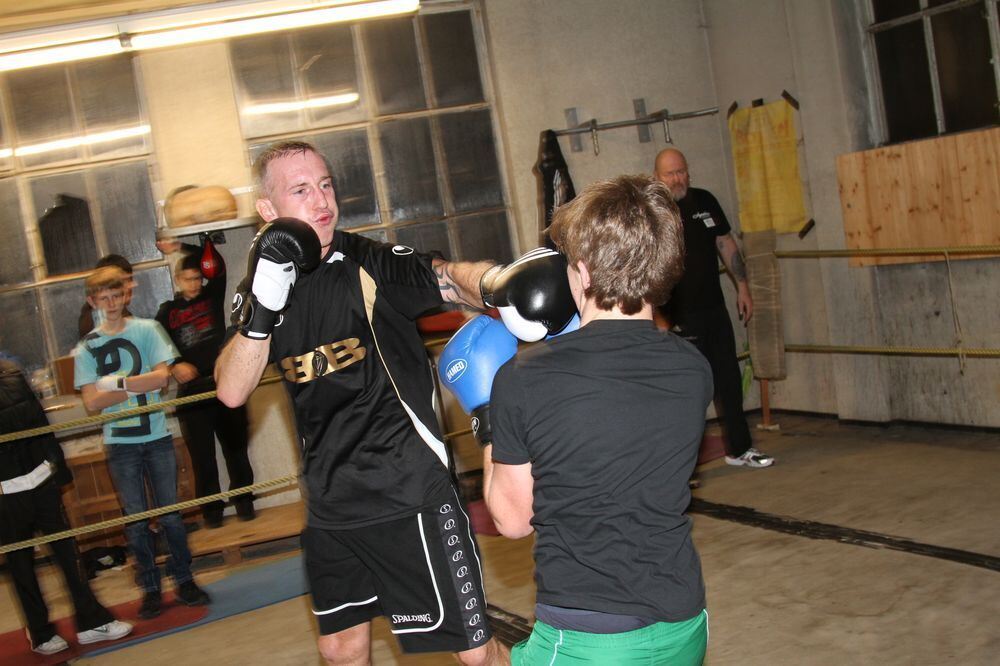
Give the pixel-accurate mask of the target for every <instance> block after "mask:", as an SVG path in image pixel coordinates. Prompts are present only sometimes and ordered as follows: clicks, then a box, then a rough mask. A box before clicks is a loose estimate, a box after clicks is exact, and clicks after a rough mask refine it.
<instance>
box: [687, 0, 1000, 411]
mask: <svg viewBox="0 0 1000 666" xmlns="http://www.w3.org/2000/svg"><path fill="white" fill-rule="evenodd" d="M704 10H705V15H706V19H707V24H708V38H709V44H710V50H711V54H712V60H713V66H714V70H715V80H714V81H715V88H716V91H717V94H718V97H719V98H720V100H721V101H722V103H723V104H724V105H728V103H729V101H730V100H732V99H735V100H737V101H739V102H740V103H741V104H744V105H745V104H747V103H749V101H750V100H751V99H754V98H758V97H764V98H765V99H766V100H767V101H772V100H774V99H776V97H777V95H779V94H780V92H781V90H782V89H787V90H788V91H789V92H791V93H792V94H793V95H794V96H795V97H796V98H797V99H798V100H799V102H800V104H801V112H800V114H799V120H800V121H801V125H800V128H801V132H802V137H803V139H804V141H803V145H802V150H801V152H800V154H801V155H802V156H803V158H804V163H803V165H802V174H803V180H804V182H805V186H806V189H807V193H808V194H810V195H811V211H810V212H811V215H812V216H813V217H814V218H815V219H816V228H815V229H814V231H813V232H812V233H811V234H810V235H809V236H807V237H806V239H805V240H802V241H800V240H799V239H798V238H797V237H796V236H794V235H788V236H784V237H782V238H781V240H780V242H779V249H810V248H813V247H818V248H822V249H835V248H842V247H845V238H844V225H843V219H842V216H841V209H840V199H839V190H838V183H837V173H836V158H837V156H838V155H841V154H844V153H849V152H854V151H857V150H863V149H866V148H869V147H871V145H872V139H871V137H870V135H869V127H870V125H871V122H870V119H869V117H868V99H867V89H866V84H865V78H864V69H863V67H864V64H863V48H862V47H863V42H862V33H861V30H860V22H859V19H858V17H857V15H856V14H855V10H856V5H855V4H854V3H851V2H834V1H832V0H757V1H756V2H753V3H746V2H742V1H740V0H704ZM780 263H781V267H782V278H783V285H782V286H783V294H782V296H783V299H782V300H783V305H784V308H785V312H784V315H785V334H786V342H789V343H797V342H802V343H807V344H808V343H813V344H821V343H830V344H835V345H870V346H926V347H930V346H933V347H950V346H952V345H953V343H954V342H955V330H954V324H953V321H952V317H951V299H950V297H949V293H948V284H947V270H946V267H945V266H944V265H943V264H941V263H924V264H914V265H906V266H891V267H882V268H851V267H849V265H848V263H847V261H846V260H845V259H824V260H810V259H797V260H791V259H785V260H781V261H780ZM998 263H1000V261H998V260H995V259H993V260H979V261H957V262H954V264H953V267H952V274H953V278H954V283H953V284H954V287H955V301H956V305H957V310H958V312H959V317H960V321H961V325H962V329H963V331H964V336H963V338H964V345H965V346H967V347H997V346H998V344H997V333H996V331H997V330H1000V308H997V307H996V306H995V303H996V276H997V266H998ZM987 304H993V305H992V306H991V305H987ZM788 361H789V363H788V367H789V378H788V380H787V381H785V382H781V383H778V384H776V385H775V400H774V404H775V406H777V407H788V408H794V409H807V410H814V411H821V412H833V413H836V414H837V415H839V416H840V417H841V418H844V419H858V420H870V421H888V420H892V419H906V420H917V421H931V422H943V423H956V424H968V425H979V426H997V425H1000V400H998V399H997V396H998V395H1000V383H998V382H997V380H996V377H997V376H998V373H997V370H998V367H997V362H996V360H993V359H983V360H976V359H971V360H969V361H968V362H967V364H966V367H965V369H964V373H963V372H961V371H960V366H959V363H958V361H957V360H948V359H928V358H898V357H893V358H890V357H884V356H850V355H838V356H802V355H794V354H792V355H789V357H788Z"/></svg>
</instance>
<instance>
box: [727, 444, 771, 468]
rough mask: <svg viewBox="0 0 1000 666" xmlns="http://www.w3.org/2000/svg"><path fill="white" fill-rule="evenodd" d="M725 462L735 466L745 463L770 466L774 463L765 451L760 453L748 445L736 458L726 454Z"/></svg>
mask: <svg viewBox="0 0 1000 666" xmlns="http://www.w3.org/2000/svg"><path fill="white" fill-rule="evenodd" d="M726 464H727V465H737V466H739V465H746V466H747V467H770V466H771V465H773V464H774V458H773V457H772V456H769V455H767V454H766V453H761V452H760V451H758V450H757V449H755V448H753V447H750V448H749V449H747V450H746V451H745V452H744V453H743V455H741V456H739V457H737V458H732V457H730V456H726Z"/></svg>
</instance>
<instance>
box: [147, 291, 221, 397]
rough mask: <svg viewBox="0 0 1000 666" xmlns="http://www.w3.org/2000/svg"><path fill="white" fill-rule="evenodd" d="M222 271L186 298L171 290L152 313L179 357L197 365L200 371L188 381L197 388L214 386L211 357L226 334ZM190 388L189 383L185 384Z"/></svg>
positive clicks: (215, 354) (213, 357) (215, 356)
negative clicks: (191, 296) (171, 295)
mask: <svg viewBox="0 0 1000 666" xmlns="http://www.w3.org/2000/svg"><path fill="white" fill-rule="evenodd" d="M225 311H226V274H225V272H223V273H222V274H221V275H219V276H217V277H215V278H212V279H210V280H207V281H206V283H205V286H204V287H202V290H201V293H199V294H198V295H197V296H196V297H194V298H193V299H191V300H190V301H189V300H187V299H185V298H184V297H183V296H182V295H181V293H180V292H177V293H176V294H174V298H173V300H170V301H167V302H165V303H163V304H162V305H160V309H159V310H158V311H157V313H156V321H158V322H160V325H161V326H163V329H164V330H165V331H166V332H167V335H169V336H170V339H171V340H172V341H173V343H174V346H176V347H177V351H179V352H180V354H181V358H180V359H179V360H181V361H184V362H186V363H190V364H192V365H193V366H195V367H196V368H197V369H198V374H199V375H200V376H199V377H198V378H197V379H196V380H194V381H193V382H191V384H196V385H197V386H198V387H200V389H201V390H205V391H207V390H211V387H212V386H214V380H213V379H212V373H213V372H214V370H215V359H216V358H217V357H218V356H219V349H220V348H221V347H222V342H223V340H224V339H225V337H226V327H227V322H226V315H225ZM185 388H186V389H188V390H190V389H192V388H194V387H193V386H190V385H189V386H185Z"/></svg>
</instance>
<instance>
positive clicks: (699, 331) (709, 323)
mask: <svg viewBox="0 0 1000 666" xmlns="http://www.w3.org/2000/svg"><path fill="white" fill-rule="evenodd" d="M676 319H677V320H676V321H674V322H673V323H674V325H675V330H676V332H677V333H678V334H679V335H680V336H681V337H683V338H684V339H686V340H688V341H689V342H691V343H693V344H694V346H695V347H697V348H698V351H700V352H701V353H702V355H703V356H704V357H705V358H707V359H708V364H709V365H710V366H712V381H713V382H715V411H716V412H718V414H719V417H720V419H721V421H722V436H723V441H724V442H725V445H726V453H727V454H729V455H730V456H733V457H736V456H740V455H743V454H744V453H746V451H747V449H749V448H750V447H751V446H753V441H752V440H751V438H750V427H749V426H748V425H747V418H746V416H745V415H744V414H743V376H742V374H741V373H740V364H739V362H737V360H736V338H735V336H734V335H733V325H732V323H731V322H730V321H729V312H727V311H726V308H725V306H719V307H717V308H713V309H711V310H704V311H701V312H692V313H687V314H685V315H684V316H683V318H681V317H677V318H676Z"/></svg>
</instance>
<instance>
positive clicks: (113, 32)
mask: <svg viewBox="0 0 1000 666" xmlns="http://www.w3.org/2000/svg"><path fill="white" fill-rule="evenodd" d="M419 8H420V0H354V1H352V0H313V1H312V2H299V3H296V4H294V5H292V6H289V3H288V2H287V0H284V1H280V2H279V1H278V0H271V1H264V2H259V1H258V2H220V3H216V4H215V5H207V6H201V7H199V8H195V9H180V10H173V11H166V12H160V13H149V14H136V15H130V16H127V17H122V18H120V19H117V20H114V22H103V23H101V22H91V23H87V24H79V25H76V26H68V27H65V28H61V29H56V30H52V29H48V30H35V31H28V32H24V33H17V34H13V35H7V36H3V37H0V71H10V70H15V69H24V68H27V67H38V66H40V65H50V64H54V63H59V62H69V61H73V60H84V59H87V58H98V57H101V56H108V55H114V54H116V53H125V52H129V51H141V50H144V49H156V48H164V47H169V46H179V45H182V44H192V43H197V42H205V41H210V40H217V39H229V38H232V37H244V36H247V35H254V34H260V33H266V32H275V31H279V30H291V29H295V28H305V27H313V26H317V25H325V24H329V23H339V22H345V21H359V20H364V19H371V18H378V17H383V16H394V15H399V14H407V13H412V12H415V11H417V10H418V9H419Z"/></svg>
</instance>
